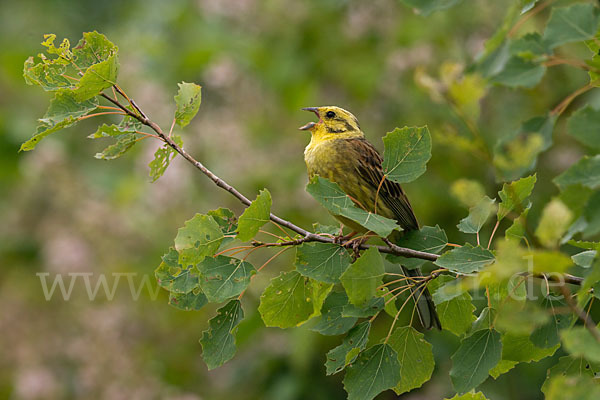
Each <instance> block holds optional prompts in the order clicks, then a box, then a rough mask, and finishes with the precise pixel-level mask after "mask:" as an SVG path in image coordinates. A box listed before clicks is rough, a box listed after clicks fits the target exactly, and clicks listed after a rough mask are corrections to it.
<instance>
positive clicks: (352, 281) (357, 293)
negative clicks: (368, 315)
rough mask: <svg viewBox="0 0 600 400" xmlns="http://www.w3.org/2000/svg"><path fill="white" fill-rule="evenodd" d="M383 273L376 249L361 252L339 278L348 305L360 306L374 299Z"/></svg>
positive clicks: (383, 269)
mask: <svg viewBox="0 0 600 400" xmlns="http://www.w3.org/2000/svg"><path fill="white" fill-rule="evenodd" d="M384 272H385V268H384V266H383V259H382V258H381V255H380V254H379V251H378V250H377V249H376V248H374V247H371V248H369V249H368V250H366V251H365V252H363V253H362V255H361V256H360V257H359V258H358V260H356V261H355V262H354V263H352V264H351V265H350V266H349V267H348V269H346V271H345V272H344V273H343V274H342V276H341V278H340V280H341V282H342V285H343V286H344V289H345V290H346V293H347V294H348V298H349V299H350V303H352V304H354V305H356V306H362V305H364V304H366V303H367V301H369V300H370V299H371V298H372V297H374V296H375V294H376V289H377V286H379V285H381V283H382V278H383V274H384Z"/></svg>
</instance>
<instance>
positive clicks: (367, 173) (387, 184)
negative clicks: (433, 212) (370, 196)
mask: <svg viewBox="0 0 600 400" xmlns="http://www.w3.org/2000/svg"><path fill="white" fill-rule="evenodd" d="M348 141H349V142H351V145H352V146H353V147H355V148H356V150H357V151H356V153H357V154H358V155H359V160H358V163H357V172H358V173H359V175H360V176H361V177H362V178H363V179H364V180H365V181H366V182H367V183H368V184H369V185H370V186H372V188H373V191H374V193H376V192H377V189H378V188H379V186H380V184H381V188H379V198H380V199H381V201H383V202H384V203H385V204H386V205H387V206H388V207H389V208H390V209H391V210H392V211H393V213H394V217H395V218H396V220H397V221H398V223H399V224H400V226H401V227H402V228H403V229H404V230H413V229H419V223H418V222H417V217H416V216H415V213H414V212H413V209H412V207H411V205H410V202H409V201H408V197H406V194H404V191H403V190H402V186H400V184H399V183H396V182H393V181H390V180H389V179H387V178H385V179H384V178H383V177H384V173H383V169H382V167H381V163H382V162H383V159H382V158H381V155H379V152H378V151H377V149H375V147H373V145H372V144H371V143H369V142H368V141H367V140H366V139H348ZM382 179H384V180H383V183H381V180H382Z"/></svg>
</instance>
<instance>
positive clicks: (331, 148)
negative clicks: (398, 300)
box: [300, 106, 441, 329]
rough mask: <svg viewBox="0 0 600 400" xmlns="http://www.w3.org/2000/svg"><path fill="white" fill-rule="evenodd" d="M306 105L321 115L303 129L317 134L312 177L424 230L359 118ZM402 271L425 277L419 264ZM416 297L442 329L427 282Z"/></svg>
mask: <svg viewBox="0 0 600 400" xmlns="http://www.w3.org/2000/svg"><path fill="white" fill-rule="evenodd" d="M303 110H305V111H312V112H314V113H315V114H316V115H317V117H318V118H319V121H318V122H309V123H308V124H306V125H304V126H302V127H301V128H300V129H301V130H306V131H310V132H311V134H312V137H311V140H310V143H309V144H308V146H306V149H305V150H304V160H305V161H306V167H307V168H308V175H309V177H311V178H312V177H313V176H315V175H319V176H321V177H323V178H327V179H329V180H330V181H332V182H335V183H337V184H338V185H339V186H340V187H341V188H342V190H343V191H344V192H346V194H348V195H349V196H350V198H352V200H353V201H354V202H355V203H356V204H357V205H358V206H359V207H361V208H363V209H365V210H366V211H374V212H376V213H377V214H379V215H382V216H384V217H386V218H390V219H395V220H396V221H398V224H399V225H400V226H401V227H402V229H404V230H405V231H409V230H415V229H419V223H418V222H417V218H416V217H415V214H414V212H413V210H412V207H411V206H410V203H409V201H408V197H406V194H404V191H403V190H402V187H401V186H400V184H398V183H396V182H393V181H390V180H388V179H385V178H384V173H383V170H382V168H381V163H382V158H381V156H380V155H379V153H378V152H377V150H376V149H375V147H373V145H372V144H371V143H369V142H368V141H367V140H366V139H365V135H364V133H363V132H362V131H361V130H360V126H359V124H358V120H357V119H356V117H355V116H354V115H352V114H351V113H350V112H348V111H346V110H344V109H342V108H339V107H335V106H326V107H307V108H303ZM382 180H383V182H382ZM378 192H379V193H378ZM375 202H377V204H375ZM334 217H336V218H337V219H338V220H340V221H341V222H342V223H343V224H344V225H346V226H349V227H350V228H352V229H353V230H354V231H356V232H365V228H363V227H362V226H360V225H358V224H357V223H355V222H354V221H351V220H349V219H347V218H344V217H342V216H339V215H334ZM394 236H395V235H394ZM390 239H391V240H394V238H390ZM403 270H404V274H405V275H407V276H411V277H414V276H422V274H421V271H419V269H412V270H408V269H406V268H404V267H403ZM412 296H413V298H414V299H416V305H417V311H418V314H419V318H420V320H421V323H422V325H423V326H424V327H425V328H427V329H431V328H432V327H436V328H438V329H441V324H440V320H439V318H438V316H437V313H436V312H435V306H434V304H433V300H432V299H431V295H430V294H429V291H428V290H427V287H422V286H421V287H415V288H414V289H413V291H412Z"/></svg>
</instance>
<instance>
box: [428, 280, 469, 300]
mask: <svg viewBox="0 0 600 400" xmlns="http://www.w3.org/2000/svg"><path fill="white" fill-rule="evenodd" d="M446 276H447V278H444V279H443V280H440V281H439V282H438V283H435V284H433V285H432V284H430V285H429V287H430V289H431V288H432V287H435V288H436V289H435V293H433V295H432V297H433V301H434V302H435V304H439V303H443V302H446V301H448V300H452V299H454V298H455V297H458V296H460V295H461V294H463V293H465V292H466V291H467V290H468V288H466V287H465V285H463V283H464V280H462V279H461V280H459V279H456V278H454V277H452V276H450V275H446ZM438 279H439V278H436V279H435V280H438ZM440 282H441V283H440Z"/></svg>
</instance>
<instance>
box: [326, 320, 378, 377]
mask: <svg viewBox="0 0 600 400" xmlns="http://www.w3.org/2000/svg"><path fill="white" fill-rule="evenodd" d="M370 330H371V323H370V322H369V321H364V322H361V323H360V324H358V325H356V326H355V327H354V328H352V329H350V332H348V335H346V337H345V338H344V340H343V342H342V344H340V345H339V346H337V347H335V348H333V349H331V350H329V352H327V361H326V362H325V367H326V369H327V375H331V374H336V373H338V372H340V371H342V370H343V369H344V368H345V367H346V365H348V364H350V363H351V362H353V361H354V359H355V358H356V355H358V352H360V351H361V350H362V349H364V348H365V346H366V345H367V340H368V338H369V332H370Z"/></svg>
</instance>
